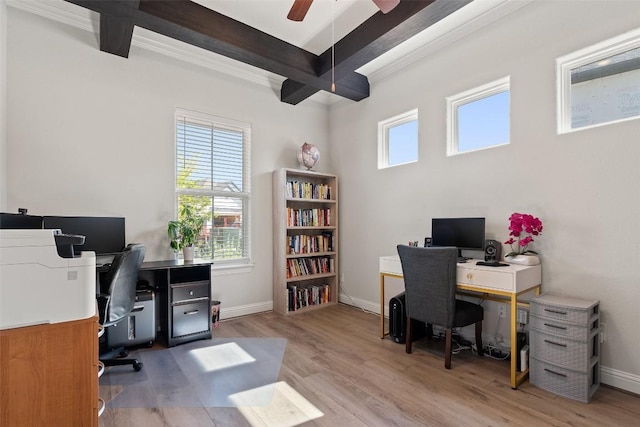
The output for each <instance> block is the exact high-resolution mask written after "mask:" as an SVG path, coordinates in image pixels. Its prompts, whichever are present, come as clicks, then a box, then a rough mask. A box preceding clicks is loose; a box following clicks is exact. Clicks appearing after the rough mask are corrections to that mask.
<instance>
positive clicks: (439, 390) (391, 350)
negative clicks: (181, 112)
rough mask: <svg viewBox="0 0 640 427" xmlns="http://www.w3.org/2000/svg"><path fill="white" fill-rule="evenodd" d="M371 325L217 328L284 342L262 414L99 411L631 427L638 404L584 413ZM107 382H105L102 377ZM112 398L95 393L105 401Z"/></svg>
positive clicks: (144, 421)
mask: <svg viewBox="0 0 640 427" xmlns="http://www.w3.org/2000/svg"><path fill="white" fill-rule="evenodd" d="M378 322H379V318H378V317H377V315H374V314H371V313H365V312H363V311H361V310H359V309H356V308H353V307H350V306H346V305H342V304H340V305H337V306H332V307H328V308H326V309H322V310H316V311H312V312H309V313H305V314H302V315H298V316H289V317H283V316H281V315H278V314H275V313H272V312H266V313H261V314H257V315H253V316H247V317H243V318H236V319H230V320H227V321H223V322H221V323H220V326H219V328H218V329H216V330H215V331H214V335H215V336H216V337H225V338H232V337H283V338H286V339H287V340H288V342H287V348H286V352H285V356H284V360H283V364H282V367H281V370H280V376H279V384H278V387H277V388H276V389H277V392H276V393H274V399H273V404H272V405H269V406H267V407H262V408H134V409H122V408H120V409H113V408H109V406H108V404H107V409H106V410H105V413H104V414H103V415H102V417H101V418H100V426H102V427H126V426H169V427H173V426H180V427H197V426H217V427H223V426H224V427H231V426H233V427H235V426H265V427H285V426H294V425H304V426H331V427H343V426H348V427H349V426H353V427H356V426H358V427H359V426H385V427H386V426H637V425H639V423H640V421H639V420H640V397H639V396H636V395H632V394H629V393H625V392H621V391H618V390H615V389H612V388H609V387H604V386H603V387H600V389H599V390H598V392H597V393H596V395H595V396H594V399H593V400H592V402H591V403H589V404H584V403H580V402H576V401H573V400H570V399H566V398H563V397H559V396H555V395H553V394H551V393H548V392H546V391H544V390H541V389H539V388H537V387H535V386H533V385H531V384H530V383H529V382H528V381H526V382H525V383H524V384H522V385H521V386H520V387H519V388H518V390H512V389H511V388H510V387H509V367H508V363H507V362H501V361H496V360H492V359H489V358H486V357H485V358H482V359H481V358H479V357H477V356H476V355H475V354H470V352H468V351H465V352H462V353H461V354H458V355H454V356H453V360H452V365H451V366H452V369H451V370H446V369H445V368H444V355H443V353H442V350H443V346H442V344H441V343H437V342H435V343H433V342H427V341H425V340H420V341H417V342H416V343H414V346H413V353H412V354H410V355H409V354H406V353H405V351H404V345H401V344H397V343H394V342H392V341H391V340H390V339H384V340H381V339H380V337H379V323H378ZM105 375H109V373H108V372H107V373H105ZM115 392H117V390H109V389H108V388H106V387H101V389H100V395H101V396H103V397H105V396H108V395H109V394H110V393H115Z"/></svg>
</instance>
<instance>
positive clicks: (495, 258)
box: [484, 239, 502, 262]
mask: <svg viewBox="0 0 640 427" xmlns="http://www.w3.org/2000/svg"><path fill="white" fill-rule="evenodd" d="M501 256H502V243H500V242H498V241H497V240H493V239H487V240H485V241H484V260H485V262H500V257H501Z"/></svg>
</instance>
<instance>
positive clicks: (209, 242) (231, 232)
mask: <svg viewBox="0 0 640 427" xmlns="http://www.w3.org/2000/svg"><path fill="white" fill-rule="evenodd" d="M250 136H251V128H250V126H249V125H248V124H245V123H240V122H236V121H232V120H228V119H223V118H219V117H214V116H210V115H206V114H203V113H197V112H192V111H187V110H176V195H177V197H176V200H177V206H176V207H177V211H176V212H180V211H181V207H182V206H183V205H187V204H188V205H190V206H191V207H192V209H194V210H195V211H196V212H197V213H198V214H199V215H202V216H203V218H205V227H204V229H203V231H202V233H201V235H200V239H199V242H198V245H197V248H196V249H197V256H199V257H201V258H205V259H207V258H210V259H213V260H215V261H221V262H223V263H233V262H242V263H246V262H248V261H249V258H250V253H249V232H248V224H249V200H250V190H249V177H250V171H249V164H250V163H249V142H250Z"/></svg>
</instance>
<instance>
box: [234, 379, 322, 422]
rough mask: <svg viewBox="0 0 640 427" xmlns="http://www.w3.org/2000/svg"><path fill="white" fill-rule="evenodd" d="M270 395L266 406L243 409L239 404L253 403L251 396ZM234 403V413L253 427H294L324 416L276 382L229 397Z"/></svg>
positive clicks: (309, 403) (287, 385)
mask: <svg viewBox="0 0 640 427" xmlns="http://www.w3.org/2000/svg"><path fill="white" fill-rule="evenodd" d="M262 393H270V394H271V393H272V394H273V396H272V398H271V401H270V403H269V404H268V405H265V406H244V405H243V402H255V401H256V399H258V397H257V396H255V394H262ZM229 397H230V399H232V400H233V401H234V402H236V403H237V407H238V410H239V411H240V412H241V413H242V415H243V416H244V417H245V418H246V419H247V421H248V422H249V424H251V425H252V426H253V427H294V426H297V425H300V424H303V423H306V422H308V421H311V420H314V419H316V418H320V417H322V416H323V415H324V414H323V413H322V412H320V411H319V410H318V408H316V407H315V406H313V404H312V403H311V402H309V401H308V400H307V399H305V398H304V397H303V396H302V395H301V394H300V393H298V392H297V391H295V390H294V389H293V388H291V386H289V384H287V383H286V382H284V381H279V382H277V383H274V384H269V385H266V386H263V387H258V388H255V389H252V390H247V391H243V392H241V393H236V394H234V395H231V396H229Z"/></svg>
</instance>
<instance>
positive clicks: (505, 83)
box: [447, 76, 511, 157]
mask: <svg viewBox="0 0 640 427" xmlns="http://www.w3.org/2000/svg"><path fill="white" fill-rule="evenodd" d="M502 92H508V93H509V120H508V123H509V138H508V139H507V142H504V143H499V144H493V145H488V146H485V147H479V148H475V149H472V150H466V151H460V149H459V141H458V108H459V107H460V106H462V105H466V104H470V103H472V102H475V101H479V100H481V99H484V98H488V97H490V96H493V95H497V94H499V93H502ZM510 143H511V77H510V76H506V77H502V78H500V79H498V80H494V81H492V82H489V83H485V84H483V85H481V86H477V87H475V88H473V89H469V90H466V91H464V92H460V93H458V94H456V95H452V96H448V97H447V157H448V156H457V155H459V154H467V153H473V152H476V151H480V150H487V149H491V148H495V147H501V146H504V145H509V144H510Z"/></svg>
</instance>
